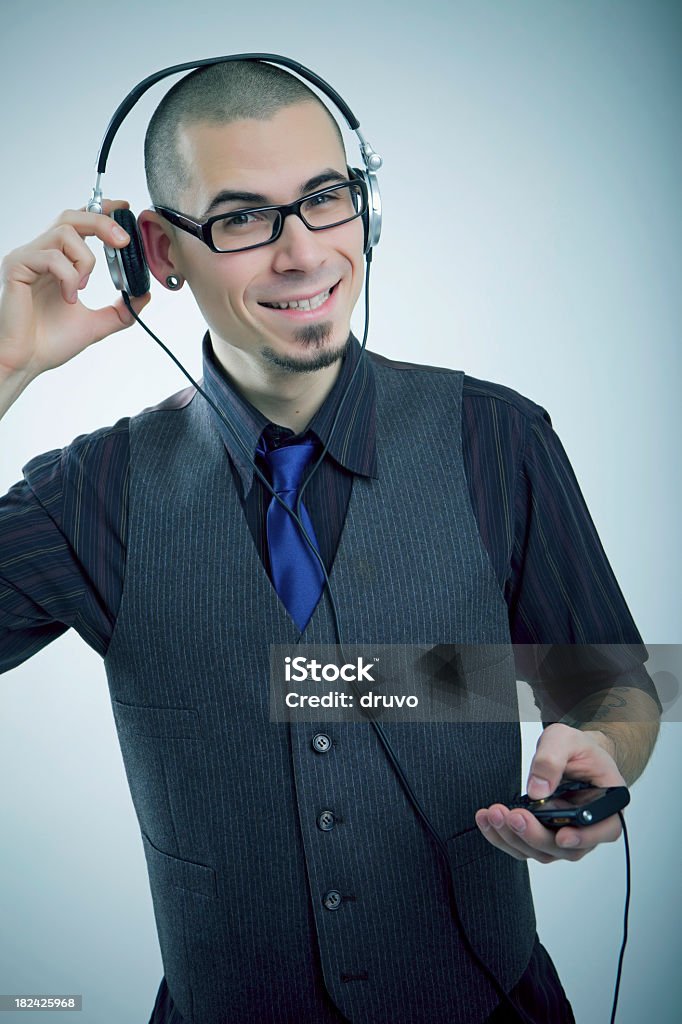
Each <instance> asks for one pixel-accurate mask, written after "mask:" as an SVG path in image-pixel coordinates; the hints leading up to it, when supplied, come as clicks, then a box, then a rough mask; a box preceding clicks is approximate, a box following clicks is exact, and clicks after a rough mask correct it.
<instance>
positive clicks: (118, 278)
mask: <svg viewBox="0 0 682 1024" xmlns="http://www.w3.org/2000/svg"><path fill="white" fill-rule="evenodd" d="M232 61H251V62H253V63H264V64H277V65H280V66H281V67H284V68H288V69H289V70H291V71H295V72H296V73H297V74H298V75H300V76H301V78H304V79H306V81H308V82H310V83H311V84H312V85H315V86H316V87H317V88H318V89H319V90H320V92H322V93H324V94H325V96H327V97H328V99H330V100H331V102H332V103H333V104H334V106H336V107H337V108H338V110H340V111H341V113H342V114H343V116H344V118H345V120H346V123H347V124H348V127H349V128H350V129H351V131H354V132H355V134H356V135H357V137H358V140H359V142H360V150H361V152H362V160H363V163H364V168H362V169H360V168H358V167H348V172H349V174H350V177H351V180H358V179H359V180H360V181H363V182H364V184H365V187H366V191H367V209H366V210H365V212H364V213H363V215H362V221H363V226H364V248H363V253H364V255H365V256H366V257H367V260H368V261H369V260H371V251H372V249H373V248H374V246H375V245H376V244H377V242H378V241H379V236H380V234H381V196H380V193H379V183H378V181H377V176H376V171H378V170H379V168H380V167H381V165H382V163H383V161H382V159H381V157H380V156H379V154H378V153H375V151H374V150H373V149H372V147H371V146H370V144H369V143H368V142H367V141H366V140H365V139H364V137H363V135H362V133H361V132H360V122H359V121H358V119H357V117H356V116H355V114H354V113H353V111H352V110H351V109H350V107H349V106H348V104H347V103H346V102H345V100H343V99H342V97H341V96H340V95H339V94H338V92H336V90H335V89H333V88H332V87H331V85H329V84H328V83H327V82H325V81H324V79H323V78H320V76H319V75H317V74H315V72H314V71H311V70H310V69H309V68H306V67H304V65H303V64H299V63H298V61H295V60H291V59H290V58H289V57H282V56H280V55H279V54H276V53H234V54H229V55H227V56H225V57H209V58H207V59H206V60H197V61H190V62H189V63H187V64H175V65H173V67H169V68H163V69H162V70H161V71H157V72H155V73H154V74H153V75H149V77H148V78H145V79H144V80H143V81H142V82H140V83H139V84H138V85H136V86H135V88H134V89H132V90H131V92H129V93H128V95H127V96H126V98H125V99H124V100H123V102H122V103H120V104H119V106H118V107H117V109H116V111H115V112H114V115H113V117H112V118H111V121H110V122H109V125H108V127H107V130H106V132H105V133H104V138H103V139H102V144H101V146H100V148H99V154H98V156H97V179H96V181H95V185H94V187H93V190H92V195H91V196H90V199H89V200H88V203H87V205H86V210H87V211H88V213H102V188H101V179H102V175H103V174H104V172H105V171H106V166H107V157H108V156H109V150H110V149H111V144H112V142H113V141H114V137H115V135H116V132H117V131H118V129H119V128H120V127H121V124H122V123H123V121H124V119H125V118H126V117H127V116H128V114H129V113H130V111H131V110H132V108H133V107H134V106H135V104H136V103H137V101H138V100H139V99H140V98H141V97H142V96H143V95H144V94H145V93H146V92H147V90H148V89H150V88H151V87H152V86H153V85H155V84H156V83H157V82H160V81H161V80H162V79H163V78H167V77H168V76H169V75H175V74H178V73H179V72H181V71H193V70H196V69H197V68H202V67H210V66H211V65H213V64H228V63H231V62H232ZM110 216H111V217H112V218H113V220H115V221H116V223H117V224H119V225H120V226H121V227H122V228H123V229H124V230H125V231H127V232H128V234H129V235H130V243H129V244H128V245H127V246H125V247H124V248H123V249H114V248H113V247H112V246H109V245H105V246H104V252H105V255H106V259H107V265H108V267H109V273H110V274H111V279H112V281H113V282H114V286H115V287H116V288H117V289H118V290H119V291H122V292H126V293H127V294H128V295H131V296H138V295H145V294H146V292H148V291H149V267H148V266H147V261H146V259H145V255H144V247H143V245H142V237H141V235H140V232H139V229H138V226H137V220H136V219H135V215H134V213H133V212H132V211H131V210H114V211H113V212H112V213H111V214H110Z"/></svg>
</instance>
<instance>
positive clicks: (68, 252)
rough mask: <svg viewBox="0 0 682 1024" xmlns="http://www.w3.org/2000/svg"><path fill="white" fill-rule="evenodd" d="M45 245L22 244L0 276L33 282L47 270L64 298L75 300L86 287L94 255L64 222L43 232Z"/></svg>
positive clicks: (20, 282) (23, 282) (46, 272)
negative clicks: (57, 283) (81, 289)
mask: <svg viewBox="0 0 682 1024" xmlns="http://www.w3.org/2000/svg"><path fill="white" fill-rule="evenodd" d="M42 240H43V241H44V243H45V244H44V245H43V246H41V247H40V248H37V247H36V246H35V245H28V246H24V247H23V248H22V249H18V250H16V251H15V252H14V253H13V254H12V258H11V259H10V260H7V261H6V262H5V263H3V270H2V276H3V278H4V280H6V281H7V282H16V283H19V284H27V285H33V284H35V283H36V281H37V280H39V279H40V278H41V277H42V276H43V275H46V274H50V275H51V276H52V277H54V278H56V279H57V280H58V281H59V282H60V285H61V288H62V295H63V297H64V299H65V300H66V301H67V302H75V301H76V298H77V294H76V293H77V291H78V289H79V288H83V287H85V285H86V284H87V279H88V277H89V275H90V273H91V272H92V269H93V267H94V266H95V257H94V256H93V254H92V252H91V251H90V249H89V248H88V246H87V245H86V244H85V242H84V241H83V239H82V238H81V237H80V235H79V234H78V233H77V232H76V231H75V230H74V228H72V227H67V226H65V225H63V226H62V227H60V228H55V229H54V230H53V231H50V232H47V234H46V235H45V236H43V239H42Z"/></svg>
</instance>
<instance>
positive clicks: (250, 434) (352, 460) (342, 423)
mask: <svg viewBox="0 0 682 1024" xmlns="http://www.w3.org/2000/svg"><path fill="white" fill-rule="evenodd" d="M361 356H362V360H361V365H360V368H359V369H358V372H357V374H355V378H354V379H353V380H352V381H351V377H352V376H353V372H354V370H355V368H356V366H357V365H358V362H359V361H360V359H361ZM202 358H203V370H204V381H203V386H204V390H205V391H206V393H207V394H208V396H209V398H211V399H212V400H213V401H214V402H215V404H216V405H217V406H218V408H219V409H220V411H221V413H222V414H223V416H224V417H225V419H226V420H227V421H228V423H229V424H230V427H231V428H232V430H234V432H235V433H236V435H237V437H238V438H239V439H240V442H241V443H240V442H238V441H236V440H235V438H234V436H233V434H232V432H231V431H230V429H229V428H228V427H227V426H226V425H225V423H223V421H222V420H220V419H218V421H217V427H218V430H219V432H220V436H221V438H222V440H223V443H224V444H225V447H226V448H227V450H228V452H229V454H230V458H231V459H232V461H233V463H234V465H235V467H236V469H237V472H238V473H239V477H240V479H241V482H242V487H243V491H244V496H245V497H246V496H247V495H248V493H249V491H250V490H251V485H252V483H253V478H254V472H253V465H252V462H253V461H255V458H256V445H257V444H258V440H259V438H260V436H261V434H262V433H263V430H264V429H265V427H267V426H268V424H269V422H270V421H269V420H268V419H267V417H266V416H264V415H263V413H262V412H260V411H259V410H258V409H256V407H255V406H254V405H252V404H251V402H249V401H248V399H246V398H244V396H243V395H242V394H241V393H240V392H239V391H238V390H237V388H236V387H235V385H234V384H233V382H232V380H231V378H230V377H229V376H228V374H227V372H226V371H225V370H224V369H223V368H222V366H220V364H219V363H218V361H217V359H216V358H215V355H214V352H213V346H212V345H211V337H210V333H209V332H208V331H207V332H206V335H205V336H204V341H203V345H202ZM349 383H350V387H349ZM346 392H348V393H347V397H346V399H345V401H344V402H343V405H342V406H341V412H340V415H339V419H338V422H337V424H336V427H335V429H334V433H333V435H332V437H331V442H330V444H329V448H328V449H327V451H328V454H330V455H332V456H333V458H334V459H336V461H337V462H338V463H339V464H340V465H341V466H343V467H344V469H347V470H350V471H351V472H352V473H359V474H360V475H362V476H370V477H376V476H377V455H376V385H375V381H374V372H373V370H372V364H371V362H370V360H369V358H368V357H367V354H366V353H363V352H362V348H361V346H360V343H359V341H358V340H357V338H356V337H355V336H354V335H353V334H351V335H350V340H349V344H348V347H347V349H346V351H345V353H344V356H343V362H342V364H341V370H340V372H339V375H338V377H337V378H336V381H335V382H334V386H333V388H332V389H331V391H330V392H329V394H328V395H327V397H326V399H325V400H324V402H323V403H322V405H321V406H320V408H319V409H318V410H317V412H316V413H315V415H314V416H313V418H312V420H311V421H310V423H309V424H308V425H307V427H306V428H305V431H303V433H305V432H306V431H308V430H310V431H312V432H313V433H314V434H315V435H316V436H317V437H318V438H319V440H320V441H321V442H322V444H323V445H325V444H326V443H327V441H328V440H329V436H330V432H331V428H332V425H333V422H334V417H335V416H336V413H337V411H338V409H339V406H340V405H341V399H342V398H343V396H344V394H345V393H346ZM247 453H248V456H247Z"/></svg>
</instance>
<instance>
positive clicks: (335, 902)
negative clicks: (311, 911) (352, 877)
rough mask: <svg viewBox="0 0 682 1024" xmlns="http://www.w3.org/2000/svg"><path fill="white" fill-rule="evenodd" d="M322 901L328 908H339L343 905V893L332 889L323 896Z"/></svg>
mask: <svg viewBox="0 0 682 1024" xmlns="http://www.w3.org/2000/svg"><path fill="white" fill-rule="evenodd" d="M322 902H323V903H324V905H325V907H326V908H327V910H338V909H339V907H340V906H341V893H340V892H337V891H336V889H330V890H329V892H327V893H325V894H324V896H323V897H322Z"/></svg>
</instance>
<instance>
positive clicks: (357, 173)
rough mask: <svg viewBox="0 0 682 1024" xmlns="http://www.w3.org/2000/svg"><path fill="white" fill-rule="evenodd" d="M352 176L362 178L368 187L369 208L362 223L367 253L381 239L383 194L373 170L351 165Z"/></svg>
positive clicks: (363, 216) (364, 250)
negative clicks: (380, 192)
mask: <svg viewBox="0 0 682 1024" xmlns="http://www.w3.org/2000/svg"><path fill="white" fill-rule="evenodd" d="M348 170H349V172H350V176H351V178H361V179H362V181H364V183H365V188H366V189H367V209H366V210H365V212H364V213H363V215H362V225H363V227H364V229H365V238H364V246H363V250H362V251H363V253H364V254H365V255H366V254H367V253H368V252H369V250H370V249H373V248H374V246H375V245H376V244H377V242H378V241H379V236H380V235H381V196H380V194H379V182H378V181H377V177H376V174H373V173H372V172H371V171H365V170H361V169H360V168H359V167H349V168H348Z"/></svg>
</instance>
